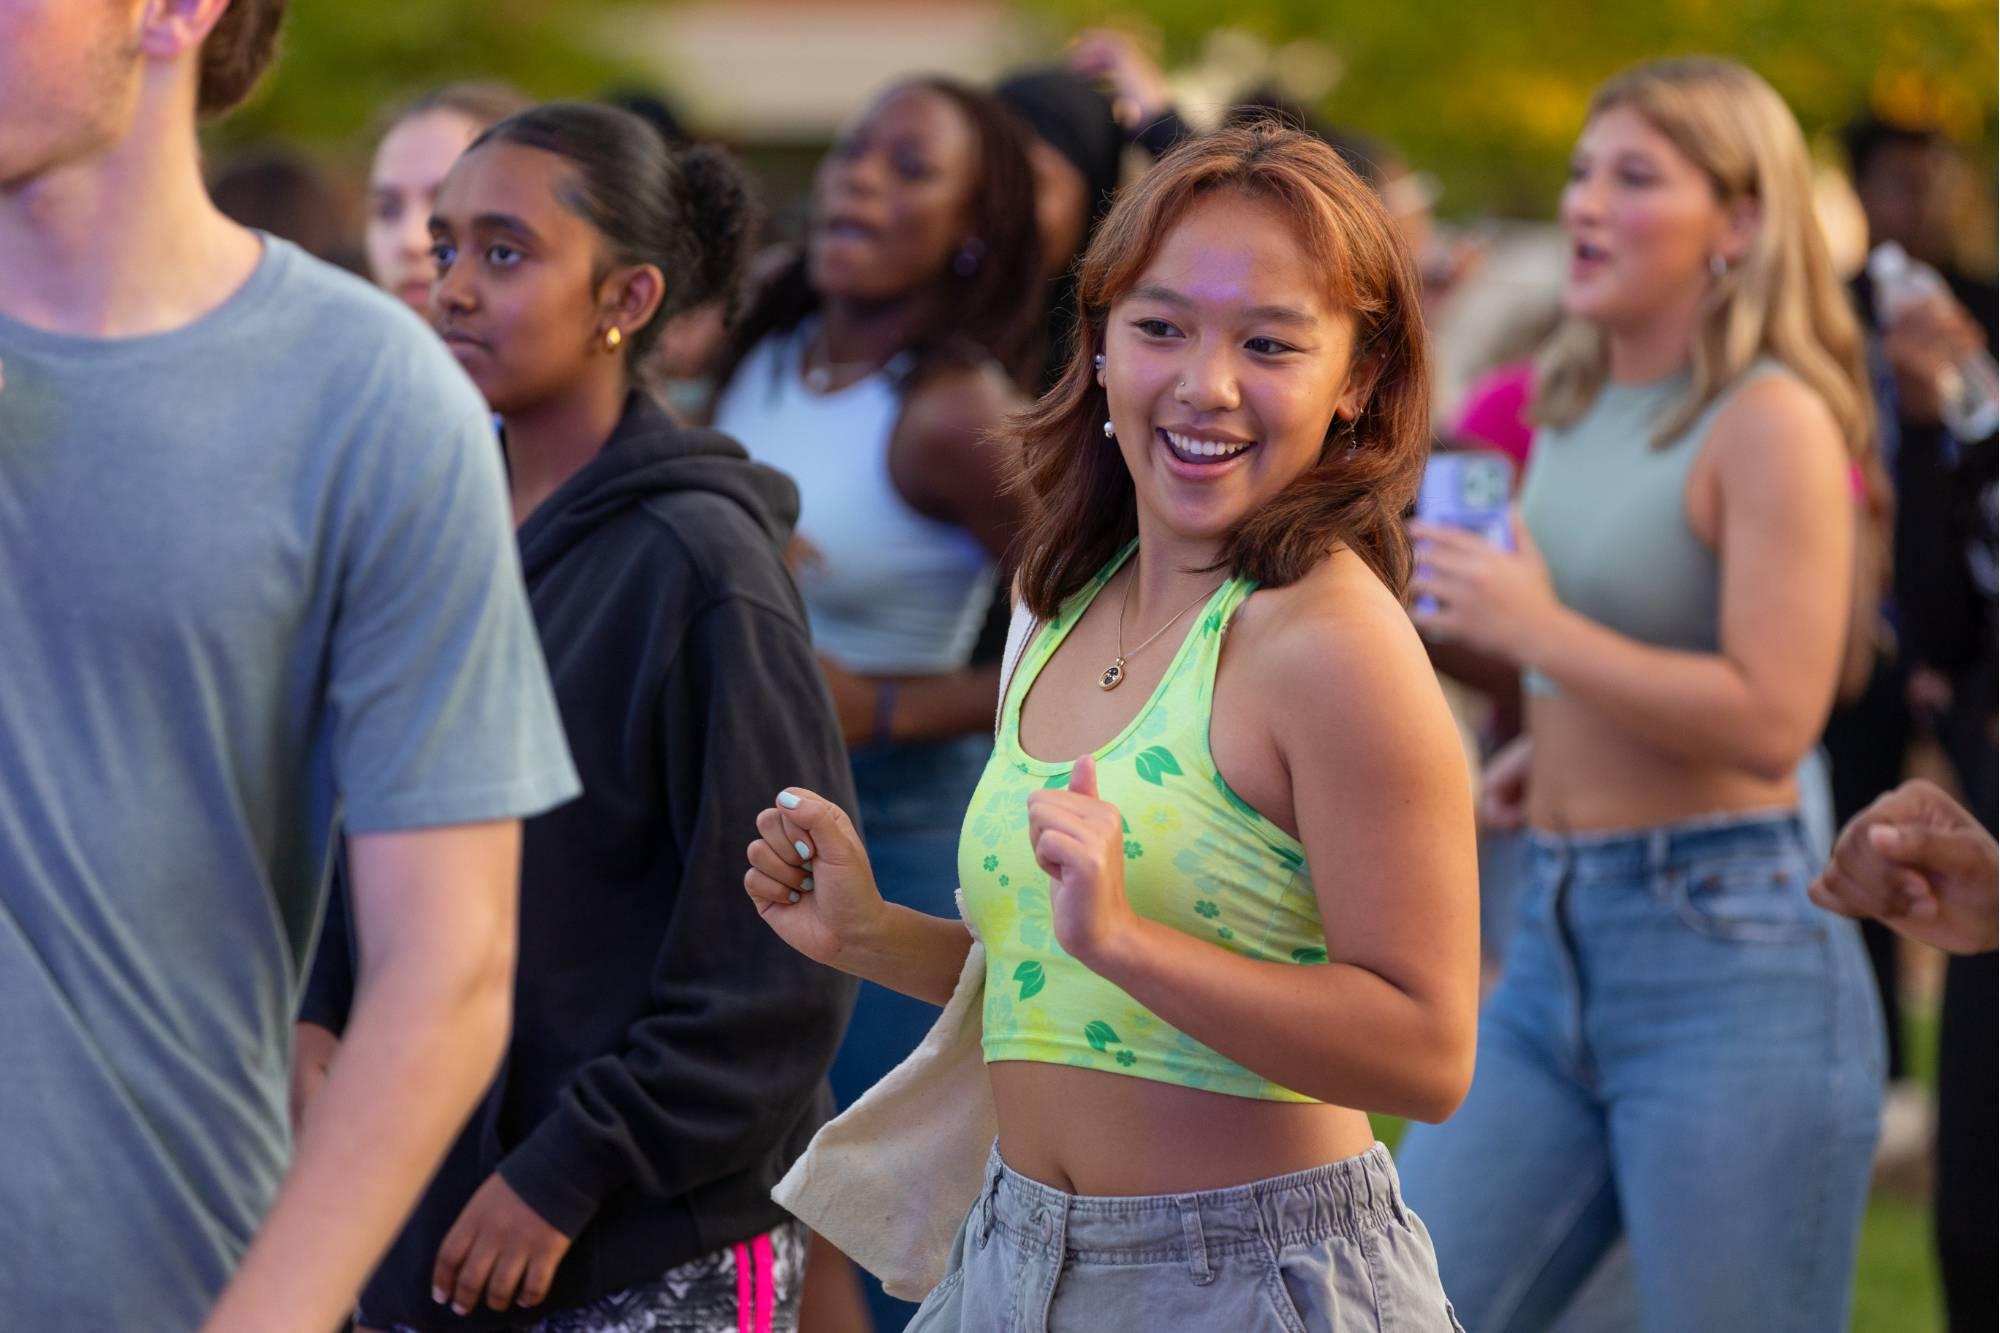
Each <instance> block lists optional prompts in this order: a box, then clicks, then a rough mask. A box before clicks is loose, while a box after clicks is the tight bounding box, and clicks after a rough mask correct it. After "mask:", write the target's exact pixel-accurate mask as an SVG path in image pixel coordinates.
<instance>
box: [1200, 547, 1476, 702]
mask: <svg viewBox="0 0 2000 1333" xmlns="http://www.w3.org/2000/svg"><path fill="white" fill-rule="evenodd" d="M1230 640H1231V642H1230V645H1229V651H1230V652H1231V653H1232V655H1233V656H1234V657H1235V659H1236V660H1237V662H1238V663H1240V668H1241V670H1242V671H1243V673H1244V677H1245V679H1246V682H1247V683H1250V684H1252V685H1253V687H1254V688H1255V689H1256V690H1257V692H1258V697H1260V698H1263V699H1267V700H1270V701H1272V702H1271V707H1273V708H1274V709H1278V708H1283V709H1285V710H1286V711H1288V712H1289V711H1290V708H1291V707H1292V706H1294V705H1295V703H1296V701H1298V700H1300V699H1310V698H1342V699H1346V700H1350V701H1359V700H1363V699H1366V700H1371V701H1376V702H1381V701H1386V700H1389V699H1397V698H1408V697H1410V694H1411V691H1412V690H1413V688H1415V689H1417V690H1419V691H1428V693H1430V694H1436V693H1437V690H1436V677H1435V674H1434V673H1433V671H1432V670H1431V665H1430V659H1429V657H1428V656H1427V655H1426V654H1425V652H1424V646H1423V642H1422V640H1420V639H1419V638H1418V637H1417V632H1416V628H1415V626H1413V625H1412V624H1411V623H1410V617H1409V613H1408V611H1407V610H1405V608H1404V606H1403V603H1402V601H1401V599H1399V598H1398V597H1397V596H1396V595H1395V594H1394V593H1392V592H1391V591H1390V590H1389V589H1388V587H1387V586H1385V585H1384V584H1383V582H1382V580H1380V579H1379V578H1377V577H1376V576H1375V573H1374V571H1372V570H1370V569H1369V568H1368V566H1367V564H1366V563H1364V562H1363V561H1362V560H1361V558H1360V557H1359V556H1356V555H1354V554H1353V553H1352V552H1350V551H1346V550H1339V551H1335V552H1334V553H1333V554H1332V555H1330V556H1328V557H1327V558H1326V559H1325V560H1323V561H1321V562H1320V563H1319V564H1318V565H1317V566H1315V567H1314V568H1313V570H1312V572H1311V573H1309V574H1307V575H1306V576H1305V577H1304V578H1302V579H1300V580H1299V581H1298V582H1297V583H1294V584H1291V585H1290V586H1288V587H1283V588H1266V589H1262V590H1260V591H1258V592H1257V594H1256V595H1254V596H1253V597H1251V598H1250V599H1249V601H1247V602H1245V603H1244V605H1243V608H1242V610H1241V611H1240V612H1238V614H1237V616H1236V620H1235V622H1234V623H1233V624H1232V625H1231V626H1230ZM1280 701H1292V702H1291V703H1283V702H1280ZM1440 702H1441V701H1440ZM1341 711H1343V712H1347V711H1349V710H1345V709H1343V710H1341ZM1352 711H1355V712H1366V711H1372V710H1369V709H1360V710H1352Z"/></svg>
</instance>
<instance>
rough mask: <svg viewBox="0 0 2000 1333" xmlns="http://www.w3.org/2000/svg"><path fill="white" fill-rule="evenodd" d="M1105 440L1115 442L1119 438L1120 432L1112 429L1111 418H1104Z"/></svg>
mask: <svg viewBox="0 0 2000 1333" xmlns="http://www.w3.org/2000/svg"><path fill="white" fill-rule="evenodd" d="M1104 438H1105V439H1107V440H1115V439H1117V438H1118V432H1117V431H1116V430H1115V429H1113V428H1112V425H1111V418H1110V417H1106V418H1104Z"/></svg>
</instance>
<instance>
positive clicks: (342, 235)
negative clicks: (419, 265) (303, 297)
mask: <svg viewBox="0 0 2000 1333" xmlns="http://www.w3.org/2000/svg"><path fill="white" fill-rule="evenodd" d="M208 193H209V197H210V198H211V199H213V200H215V206H216V207H217V208H218V209H220V210H221V211H222V215H223V216H224V217H226V218H228V219H229V220H230V221H232V222H235V223H236V224H238V225H239V226H244V227H250V228H252V229H254V230H256V231H264V232H269V233H270V234H271V235H273V236H279V237H282V238H284V239H285V240H288V241H290V242H291V243H292V244H293V245H296V246H298V247H299V249H301V250H303V251H305V252H306V253H307V254H309V255H311V256H312V257H313V258H314V259H323V260H325V261H326V262H327V263H329V264H332V265H334V266H336V267H338V268H344V269H346V270H347V271H348V272H350V273H359V272H361V255H360V253H359V252H358V251H357V250H356V249H355V248H354V241H353V235H352V232H351V231H350V229H349V225H348V224H349V217H350V215H349V213H348V209H347V202H346V200H344V199H343V198H342V197H341V193H340V190H339V188H338V187H337V186H335V185H334V183H333V181H332V180H331V179H329V178H328V176H327V174H326V173H325V172H324V171H321V170H320V169H319V168H318V167H317V166H315V165H313V163H312V161H311V159H309V158H307V157H305V156H304V155H303V154H301V153H297V152H294V151H292V150H291V149H289V148H283V147H267V148H261V149H253V150H251V151H248V152H244V153H239V154H237V155H236V156H234V157H232V158H230V159H229V161H228V162H227V163H225V164H224V165H223V166H222V168H221V169H220V170H218V171H217V172H216V173H215V178H214V179H213V180H211V181H210V182H209V186H208Z"/></svg>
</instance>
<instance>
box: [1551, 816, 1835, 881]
mask: <svg viewBox="0 0 2000 1333" xmlns="http://www.w3.org/2000/svg"><path fill="white" fill-rule="evenodd" d="M1804 837H1805V835H1804V829H1803V825H1802V824H1801V822H1800V819H1799V814H1798V812H1797V811H1796V810H1758V811H1749V812H1744V811H1729V812H1727V813H1723V814H1714V815H1699V816H1696V817H1695V818H1693V819H1683V820H1677V821H1675V822H1674V823H1671V824H1657V825H1654V826H1653V827H1651V828H1636V829H1607V830H1603V831H1598V832H1591V833H1555V832H1551V831H1549V830H1546V829H1532V830H1530V831H1529V833H1528V851H1529V854H1530V855H1531V856H1532V857H1534V858H1535V859H1537V860H1540V861H1544V862H1546V861H1551V860H1553V861H1558V862H1560V863H1561V864H1562V865H1563V866H1564V867H1566V868H1567V869H1568V870H1569V871H1571V872H1572V873H1575V874H1580V875H1585V876H1592V877H1594V876H1609V875H1626V876H1635V875H1645V874H1652V873H1655V872H1658V871H1660V870H1663V869H1666V868H1667V867H1669V866H1674V865H1686V864H1689V863H1691V862H1696V861H1702V860H1708V859H1712V858H1715V857H1721V856H1759V855H1770V856H1779V855H1784V854H1786V853H1790V852H1795V851H1802V850H1803V849H1804V846H1805V842H1804Z"/></svg>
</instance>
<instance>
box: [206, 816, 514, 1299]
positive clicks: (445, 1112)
mask: <svg viewBox="0 0 2000 1333" xmlns="http://www.w3.org/2000/svg"><path fill="white" fill-rule="evenodd" d="M520 849H521V833H520V825H519V823H518V822H515V821H512V820H509V821H503V822H495V823H484V824H466V825H457V826H452V827H445V828H435V829H422V830H417V831H412V832H398V833H377V834H370V835H365V836H359V837H356V838H354V839H353V840H352V841H351V843H350V866H351V869H352V874H351V882H350V885H349V892H350V894H351V898H352V902H353V908H354V916H355V927H356V930H357V932H358V933H359V935H360V941H361V950H360V955H361V965H360V975H359V979H358V982H357V985H356V988H355V995H354V1007H353V1012H352V1014H351V1015H350V1017H349V1019H348V1023H347V1029H346V1033H345V1037H344V1039H343V1040H342V1042H341V1044H340V1051H339V1054H338V1055H337V1056H336V1057H335V1059H334V1061H333V1065H332V1067H331V1069H330V1070H329V1071H328V1073H327V1077H326V1082H325V1084H324V1085H323V1086H322V1087H321V1088H320V1090H319V1094H318V1096H317V1097H315V1098H314V1099H313V1102H312V1105H311V1106H310V1108H308V1110H307V1112H306V1114H305V1117H304V1120H303V1122H302V1124H301V1126H300V1132H299V1139H298V1150H297V1154H296V1156H295V1157H294V1159H293V1162H292V1169H291V1171H290V1173H289V1174H288V1175H287V1176H286V1177H285V1182H284V1186H283V1188H282V1189H281V1190H280V1191H279V1194H278V1199H277V1202H276V1204H275V1205H274V1206H273V1207H272V1209H271V1212H270V1214H269V1215H268V1216H267V1217H266V1219H265V1222H264V1225H263V1227H262V1228H261V1229H260V1230H259V1231H258V1233H257V1238H256V1240H255V1241H254V1243H252V1245H251V1247H250V1250H249V1253H248V1254H247V1255H246V1256H245V1258H244V1261H243V1265H242V1267H241V1268H240V1269H238V1270H237V1273H236V1276H235V1278H234V1279H233V1280H232V1281H231V1282H230V1284H229V1286H228V1288H227V1289H226V1290H225V1291H224V1292H223V1295H222V1300H221V1301H220V1303H218V1304H217V1306H216V1308H215V1310H214V1312H213V1314H212V1315H211V1316H210V1318H209V1321H208V1323H207V1325H206V1326H205V1327H206V1329H207V1330H208V1333H238V1331H239V1330H240V1331H241V1333H271V1331H272V1330H298V1333H322V1330H325V1329H328V1328H332V1327H335V1326H336V1325H338V1324H339V1322H340V1320H341V1319H342V1318H344V1317H345V1316H346V1315H347V1314H348V1313H349V1312H350V1311H351V1310H352V1308H353V1305H354V1300H355V1295H356V1293H357V1292H358V1291H359V1290H360V1288H361V1284H362V1282H363V1281H364V1280H365V1279H366V1278H367V1276H368V1273H369V1271H370V1270H371V1269H372V1268H373V1267H374V1265H375V1263H376V1262H377V1261H378V1260H379V1259H380V1258H381V1256H382V1252H383V1251H384V1250H385V1249H386V1248H387V1247H388V1244H389V1242H390V1240H391V1239H393V1238H394V1236H395V1234H396V1230H397V1228H398V1227H400V1226H401V1225H402V1222H403V1219H404V1217H405V1216H406V1215H407V1214H408V1212H409V1210H410V1208H411V1207H412V1205H414V1204H415V1202H416V1199H417V1196H418V1194H419V1193H420V1192H421V1191H422V1189H423V1187H424V1185H425V1183H426V1182H427V1181H428V1180H429V1179H430V1174H431V1172H432V1171H433V1170H434V1169H435V1168H436V1166H437V1164H438V1161H439V1159H440V1158H442V1157H443V1155H444V1152H445V1149H446V1148H447V1147H449V1146H450V1144H451V1141H452V1138H453V1136H454V1135H456V1134H457V1132H458V1130H459V1127H460V1125H461V1124H462V1123H463V1122H464V1120H465V1117H466V1115H467V1114H468V1113H469V1112H470V1111H471V1109H472V1106H473V1104H474V1103H475V1102H476V1101H477V1100H478V1098H479V1095H480V1094H481V1092H483V1091H484V1090H485V1088H486V1085H487V1084H488V1083H489V1082H490V1081H491V1080H492V1077H493V1072H494V1070H495V1069H496V1068H497V1067H498V1064H499V1060H500V1054H501V1052H502V1050H503V1049H504V1048H505V1046H506V1041H507V1031H508V1023H509V1015H510V1005H511V1003H512V994H513V971H514V902H515V890H516V885H517V883H518V877H519V868H520Z"/></svg>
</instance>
